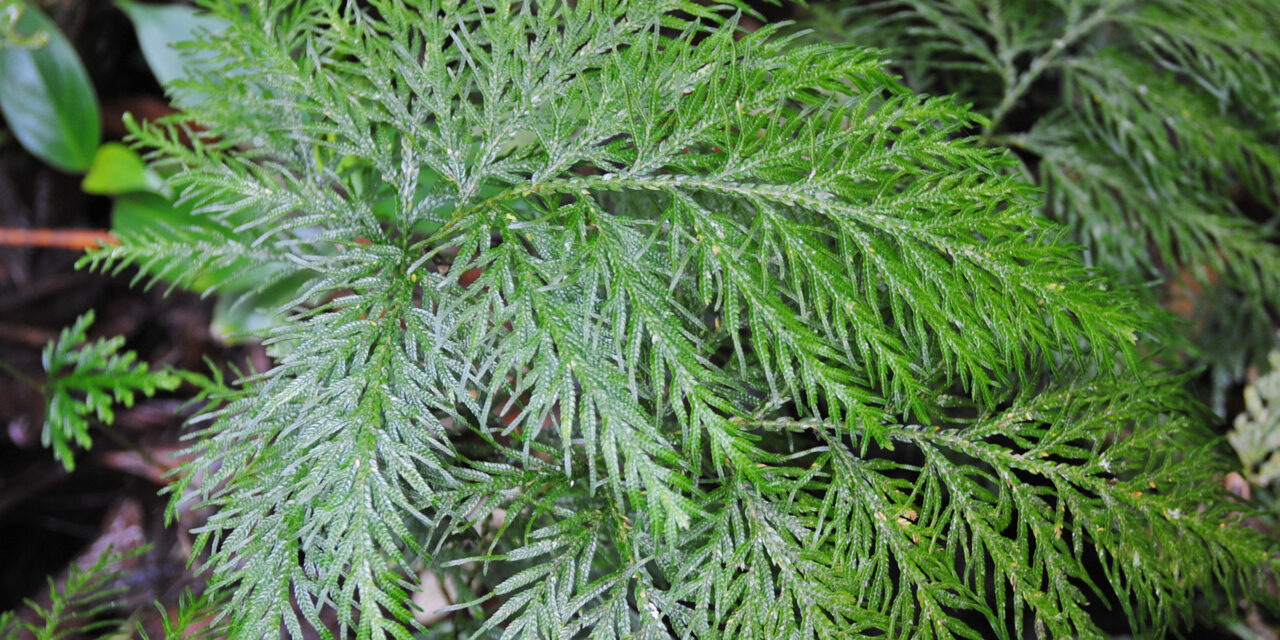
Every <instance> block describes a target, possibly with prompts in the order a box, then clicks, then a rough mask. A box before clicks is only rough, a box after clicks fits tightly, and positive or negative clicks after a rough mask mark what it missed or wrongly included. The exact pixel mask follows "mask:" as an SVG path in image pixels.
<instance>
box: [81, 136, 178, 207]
mask: <svg viewBox="0 0 1280 640" xmlns="http://www.w3.org/2000/svg"><path fill="white" fill-rule="evenodd" d="M163 187H164V179H163V178H161V177H160V176H158V175H156V173H155V172H154V171H151V170H150V169H148V168H147V165H146V164H145V163H144V162H143V161H142V158H139V157H138V154H137V153H135V152H134V151H133V149H130V148H129V147H127V146H125V145H123V144H120V143H119V142H108V143H107V144H104V145H102V146H101V147H98V152H97V153H95V154H94V155H93V163H92V164H90V165H89V172H88V173H87V174H85V177H84V180H83V181H81V183H80V188H82V189H84V190H85V192H87V193H92V194H97V195H104V196H118V195H123V194H126V193H136V192H139V191H153V192H157V193H158V192H159V191H160V190H161V189H162V188H163Z"/></svg>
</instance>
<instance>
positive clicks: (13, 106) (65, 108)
mask: <svg viewBox="0 0 1280 640" xmlns="http://www.w3.org/2000/svg"><path fill="white" fill-rule="evenodd" d="M21 6H22V9H23V11H22V17H21V18H19V19H18V21H17V31H18V33H19V34H21V35H23V36H32V35H34V34H36V33H44V34H46V38H47V42H46V43H45V44H44V46H42V47H39V48H31V49H28V48H19V47H11V48H4V49H0V86H3V87H4V90H3V91H0V112H2V113H3V114H4V118H5V120H6V121H7V122H8V124H9V129H10V130H12V131H13V136H14V137H15V138H17V139H18V142H20V143H21V144H22V146H23V148H25V149H26V150H27V151H29V152H31V154H32V155H34V156H36V157H37V158H40V159H41V160H43V161H45V162H47V163H49V164H50V165H53V166H54V167H57V168H58V169H61V170H63V171H68V172H80V171H84V170H85V169H87V168H88V167H89V164H90V162H92V161H93V154H94V151H95V150H96V149H97V148H98V140H99V138H100V136H101V135H102V125H101V123H100V122H99V121H98V99H97V96H95V95H94V92H93V85H92V83H90V82H89V75H88V74H87V73H86V72H85V70H84V65H83V64H82V63H81V62H80V57H79V56H77V55H76V51H75V49H74V48H72V47H71V43H69V42H67V39H66V38H65V37H63V35H62V33H61V32H59V31H58V28H57V26H55V25H54V24H53V21H51V20H49V18H48V17H46V16H45V15H44V14H42V13H41V12H40V11H39V10H38V9H36V8H35V7H33V6H31V5H30V4H29V3H26V2H23V3H22V4H21Z"/></svg>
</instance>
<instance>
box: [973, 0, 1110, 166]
mask: <svg viewBox="0 0 1280 640" xmlns="http://www.w3.org/2000/svg"><path fill="white" fill-rule="evenodd" d="M1113 4H1114V3H1108V4H1105V5H1103V6H1101V7H1098V9H1097V10H1096V11H1094V12H1093V13H1091V14H1089V17H1087V18H1085V19H1084V20H1081V21H1079V22H1077V23H1075V24H1073V25H1071V26H1070V27H1068V28H1067V30H1066V31H1064V32H1063V34H1062V36H1061V37H1060V38H1058V39H1056V40H1054V41H1053V46H1051V47H1049V50H1048V51H1045V52H1044V53H1042V54H1040V55H1039V56H1036V59H1035V60H1032V61H1031V65H1030V66H1028V67H1027V70H1026V71H1023V72H1022V75H1020V76H1018V80H1017V82H1015V83H1014V84H1013V86H1011V87H1008V88H1007V89H1005V92H1004V97H1003V98H1001V100H1000V104H999V105H996V108H995V111H993V112H992V114H991V121H990V122H989V123H987V126H986V127H985V128H983V130H982V143H983V144H988V143H990V142H991V136H992V135H993V134H995V132H996V130H997V129H998V128H999V127H1000V123H1001V122H1003V121H1004V119H1005V117H1006V116H1008V115H1009V112H1010V111H1012V110H1013V108H1014V107H1015V106H1017V104H1018V101H1019V100H1021V99H1022V96H1024V95H1026V93H1027V91H1028V90H1029V89H1030V88H1031V83H1033V82H1035V81H1036V79H1037V78H1039V77H1040V75H1041V74H1043V73H1044V72H1045V71H1047V70H1049V68H1051V67H1052V66H1053V65H1054V63H1055V62H1057V60H1058V58H1059V57H1060V56H1061V55H1062V54H1063V52H1065V51H1066V50H1067V49H1068V48H1069V47H1071V45H1073V44H1075V43H1076V42H1077V41H1079V40H1080V39H1081V38H1083V37H1085V36H1086V35H1088V34H1089V33H1090V32H1091V31H1093V29H1094V28H1095V27H1097V26H1098V25H1099V24H1102V23H1103V22H1105V21H1106V20H1107V19H1108V18H1110V17H1111V16H1110V11H1109V10H1110V9H1111V7H1112V5H1113Z"/></svg>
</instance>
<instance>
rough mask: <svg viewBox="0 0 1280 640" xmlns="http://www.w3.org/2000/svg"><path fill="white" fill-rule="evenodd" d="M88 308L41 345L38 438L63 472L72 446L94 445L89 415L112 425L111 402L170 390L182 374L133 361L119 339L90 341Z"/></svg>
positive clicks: (128, 401)
mask: <svg viewBox="0 0 1280 640" xmlns="http://www.w3.org/2000/svg"><path fill="white" fill-rule="evenodd" d="M93 317H94V314H93V312H92V311H89V312H87V313H85V314H84V315H82V316H80V317H79V318H77V319H76V322H75V324H74V325H72V326H70V327H68V328H66V329H63V330H62V334H61V335H60V336H59V337H58V339H57V340H54V341H52V342H50V343H49V344H48V345H46V346H45V348H44V354H43V361H44V369H45V372H46V373H48V380H47V381H46V382H45V384H44V394H45V420H44V430H43V431H42V432H41V434H40V441H41V443H42V444H44V446H46V447H51V448H52V449H53V456H54V457H55V458H57V459H58V460H61V461H62V464H63V466H65V467H66V468H67V470H68V471H71V470H73V469H75V466H76V465H75V451H74V449H73V448H72V445H75V446H78V447H80V448H83V449H88V448H90V447H91V446H93V438H92V437H91V436H90V435H89V427H90V424H89V420H90V419H91V418H93V419H96V420H98V421H99V422H101V423H103V424H105V425H108V426H109V425H111V423H112V422H113V421H114V420H115V406H116V405H117V404H122V405H124V406H126V407H131V406H133V401H134V399H135V398H136V397H137V394H139V393H141V394H143V395H146V396H148V397H150V396H152V395H154V394H155V392H156V391H157V390H159V389H163V390H165V391H172V390H174V389H176V388H177V387H178V385H179V384H181V383H182V380H183V377H182V376H181V375H180V374H178V373H176V372H173V371H169V370H152V369H151V367H150V366H148V365H147V364H146V363H143V362H137V359H138V355H137V354H136V353H134V352H133V351H124V352H121V351H120V348H121V347H122V346H124V338H123V337H120V336H117V337H114V338H100V339H98V340H97V341H96V342H89V340H88V337H87V336H86V333H87V332H88V330H89V327H90V325H92V324H93Z"/></svg>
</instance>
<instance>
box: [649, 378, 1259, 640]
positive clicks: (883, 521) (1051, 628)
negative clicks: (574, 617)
mask: <svg viewBox="0 0 1280 640" xmlns="http://www.w3.org/2000/svg"><path fill="white" fill-rule="evenodd" d="M1156 391H1157V392H1156V393H1155V394H1153V393H1151V392H1152V389H1151V388H1150V387H1149V386H1147V385H1145V384H1144V383H1141V382H1138V381H1134V382H1129V383H1124V384H1122V385H1121V386H1119V387H1116V386H1115V383H1113V382H1109V383H1106V384H1103V385H1087V384H1085V385H1078V386H1074V387H1070V388H1067V389H1064V390H1063V391H1060V392H1052V393H1047V394H1040V395H1037V396H1035V397H1029V398H1026V399H1023V400H1020V401H1018V402H1016V403H1014V405H1013V406H1012V407H1010V408H1009V409H1007V410H1005V411H1003V412H1000V413H997V414H993V415H991V416H989V417H986V418H982V419H979V420H976V421H974V422H972V423H969V424H964V425H963V426H961V425H956V426H947V427H938V426H918V425H902V426H895V427H892V428H891V431H890V438H891V439H892V440H893V441H894V442H895V443H896V444H895V451H894V453H893V454H892V455H889V454H888V452H885V454H886V455H881V456H872V457H866V456H861V455H859V454H858V453H857V451H858V449H859V444H858V442H857V440H856V439H854V440H844V439H840V438H835V437H831V436H829V435H822V436H820V437H819V442H818V443H816V444H815V446H813V447H812V448H809V449H806V450H798V451H795V452H794V454H793V455H794V457H795V458H796V459H797V462H801V463H803V464H794V463H793V464H786V465H777V466H773V465H770V466H769V467H768V468H767V469H764V470H761V471H759V472H758V473H759V474H760V475H762V476H764V477H767V478H769V479H770V480H771V482H768V483H758V482H753V483H745V482H738V483H734V484H729V483H726V486H725V487H724V488H723V489H722V490H721V491H720V492H719V493H718V494H717V495H714V496H711V497H709V499H710V500H712V502H711V504H713V505H715V507H708V510H709V511H713V512H714V513H715V516H714V518H713V519H712V520H711V521H710V522H709V523H708V524H707V525H704V526H703V527H701V528H699V529H695V530H693V531H691V533H690V534H689V535H688V537H687V538H686V540H687V542H686V544H687V545H689V547H688V548H689V549H690V552H691V553H692V555H691V556H681V560H680V562H679V563H678V564H672V565H670V566H667V567H664V569H666V570H667V571H668V572H669V573H668V574H667V575H668V576H669V577H670V584H672V585H673V586H672V587H671V588H670V589H669V590H666V591H665V592H664V594H663V596H662V598H661V602H662V603H663V606H661V607H659V609H660V610H661V611H663V612H664V613H666V614H667V615H669V616H670V621H671V623H672V624H673V625H675V626H676V628H677V630H683V631H681V633H683V634H685V635H690V634H691V635H692V637H699V638H702V637H708V638H709V637H717V638H771V637H786V638H826V637H837V636H839V635H840V633H841V630H842V629H851V630H854V631H856V632H858V633H871V634H879V633H888V634H889V635H891V636H893V637H910V638H989V637H1000V638H1020V637H1025V635H1024V634H1025V633H1030V632H1031V631H1032V630H1034V631H1035V633H1037V634H1041V635H1044V634H1047V635H1048V636H1049V637H1102V636H1101V631H1100V630H1099V629H1098V628H1097V627H1096V623H1095V622H1094V621H1093V620H1092V618H1091V616H1090V614H1089V612H1088V611H1087V607H1088V605H1089V604H1090V603H1091V602H1095V601H1098V600H1102V601H1104V602H1108V603H1109V604H1110V606H1114V607H1118V608H1119V609H1121V610H1123V611H1124V612H1125V613H1126V614H1127V615H1128V616H1129V618H1130V620H1131V622H1132V623H1133V625H1134V628H1135V629H1136V630H1138V631H1140V632H1141V633H1143V634H1145V635H1148V636H1150V637H1160V636H1162V635H1163V634H1165V633H1167V632H1168V631H1169V630H1170V629H1171V628H1174V627H1176V626H1179V625H1181V624H1184V623H1185V622H1187V620H1188V616H1189V614H1190V613H1191V612H1192V611H1193V610H1194V607H1193V604H1194V602H1195V601H1196V599H1197V598H1201V597H1210V598H1216V597H1218V593H1219V591H1218V590H1219V589H1222V590H1225V596H1224V598H1225V601H1226V602H1230V601H1231V600H1232V599H1233V598H1234V597H1236V596H1238V595H1241V594H1245V595H1249V596H1250V597H1253V598H1258V597H1265V596H1262V594H1261V592H1259V591H1258V590H1259V589H1262V588H1263V587H1262V585H1263V584H1264V580H1263V579H1262V576H1265V575H1268V574H1269V573H1270V572H1274V571H1275V569H1276V560H1275V558H1274V556H1273V555H1272V553H1271V551H1270V550H1271V548H1272V543H1271V542H1269V541H1268V540H1267V539H1266V538H1265V537H1264V536H1263V535H1262V534H1259V533H1257V532H1255V531H1253V530H1251V529H1249V528H1248V526H1247V525H1246V524H1244V522H1243V517H1244V516H1243V514H1245V513H1248V512H1249V508H1248V507H1247V506H1245V505H1243V504H1239V503H1233V501H1231V500H1229V499H1227V498H1228V496H1227V495H1226V492H1225V490H1223V489H1222V488H1221V485H1220V484H1218V483H1217V482H1215V480H1216V479H1217V478H1219V477H1220V475H1221V474H1223V473H1225V471H1226V470H1227V469H1229V468H1230V467H1229V466H1228V465H1229V460H1228V459H1226V458H1225V457H1224V456H1223V455H1222V451H1221V450H1220V447H1218V446H1216V445H1215V446H1212V447H1207V446H1205V445H1204V444H1202V443H1203V440H1202V439H1201V438H1200V437H1199V436H1198V435H1196V428H1195V427H1194V426H1193V425H1194V424H1195V423H1196V422H1197V418H1196V417H1195V414H1196V412H1197V411H1198V409H1195V408H1194V407H1190V406H1187V407H1184V408H1183V409H1176V407H1178V406H1179V404H1180V403H1181V402H1183V401H1182V400H1180V399H1179V398H1180V394H1181V392H1180V391H1179V390H1178V388H1177V384H1167V385H1164V386H1163V387H1161V388H1159V389H1158V390H1156ZM759 426H760V427H762V428H765V429H769V430H776V431H778V432H791V433H793V434H795V435H797V436H798V435H800V434H829V433H831V430H830V429H829V428H826V427H824V426H823V425H822V424H821V423H820V422H819V421H811V420H804V421H790V420H784V421H767V422H761V423H759ZM1171 442H1174V443H1176V446H1170V443H1171ZM904 449H906V450H907V451H904ZM908 451H909V452H911V453H908ZM903 460H914V462H911V463H904V462H903ZM690 557H691V558H692V559H693V561H692V562H689V561H688V558H690ZM1094 562H1099V563H1100V564H1101V566H1102V567H1103V575H1104V576H1105V581H1101V580H1097V578H1096V575H1097V574H1096V573H1093V572H1091V570H1090V569H1089V567H1090V565H1091V564H1092V563H1094ZM1156 594H1159V595H1156ZM965 611H967V612H969V613H970V614H973V615H974V616H975V617H966V616H963V615H959V613H960V612H965ZM975 619H976V620H980V621H982V622H981V623H975V622H974V620H975ZM717 630H719V631H717Z"/></svg>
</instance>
